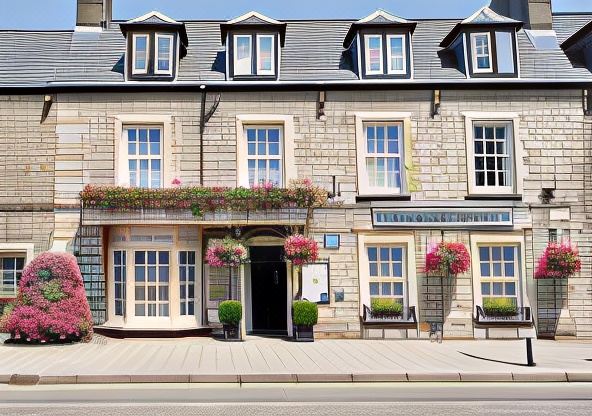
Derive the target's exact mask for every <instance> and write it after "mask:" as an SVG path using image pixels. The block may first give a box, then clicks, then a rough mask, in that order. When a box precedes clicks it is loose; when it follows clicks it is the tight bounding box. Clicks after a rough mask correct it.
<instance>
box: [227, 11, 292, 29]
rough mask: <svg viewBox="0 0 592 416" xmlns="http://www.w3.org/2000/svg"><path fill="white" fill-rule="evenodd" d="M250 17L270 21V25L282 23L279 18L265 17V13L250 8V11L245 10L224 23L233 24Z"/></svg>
mask: <svg viewBox="0 0 592 416" xmlns="http://www.w3.org/2000/svg"><path fill="white" fill-rule="evenodd" d="M251 17H256V18H258V19H261V20H264V21H266V22H267V23H270V24H272V25H281V24H282V22H280V21H279V20H275V19H272V18H271V17H267V16H265V15H263V14H261V13H259V12H256V11H254V10H251V11H250V12H247V13H245V14H243V15H241V16H239V17H235V18H234V19H232V20H229V21H228V22H226V24H229V25H233V24H235V23H240V22H242V21H243V20H247V19H249V18H251Z"/></svg>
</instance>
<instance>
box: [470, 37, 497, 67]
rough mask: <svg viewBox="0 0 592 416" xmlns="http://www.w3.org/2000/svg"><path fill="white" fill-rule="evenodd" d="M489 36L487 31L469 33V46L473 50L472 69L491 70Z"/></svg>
mask: <svg viewBox="0 0 592 416" xmlns="http://www.w3.org/2000/svg"><path fill="white" fill-rule="evenodd" d="M490 44H491V37H490V34H489V32H487V33H471V47H472V50H473V71H474V72H492V71H493V68H492V67H491V48H490V46H489V45H490Z"/></svg>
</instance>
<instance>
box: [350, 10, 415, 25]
mask: <svg viewBox="0 0 592 416" xmlns="http://www.w3.org/2000/svg"><path fill="white" fill-rule="evenodd" d="M377 17H383V18H385V19H386V20H389V21H391V22H395V23H409V20H406V19H403V18H402V17H399V16H396V15H394V14H392V13H389V12H387V11H386V10H383V9H378V10H376V11H375V12H374V13H372V14H370V15H368V16H366V17H364V18H363V19H360V20H358V21H357V22H356V23H367V22H371V21H372V20H374V19H376V18H377Z"/></svg>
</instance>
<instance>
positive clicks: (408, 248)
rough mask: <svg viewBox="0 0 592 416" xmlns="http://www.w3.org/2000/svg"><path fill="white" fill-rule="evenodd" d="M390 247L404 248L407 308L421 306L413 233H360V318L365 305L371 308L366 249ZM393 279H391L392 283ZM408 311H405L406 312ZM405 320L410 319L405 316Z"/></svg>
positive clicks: (404, 290) (404, 289)
mask: <svg viewBox="0 0 592 416" xmlns="http://www.w3.org/2000/svg"><path fill="white" fill-rule="evenodd" d="M375 246H383V247H386V246H389V247H402V248H403V275H404V276H405V286H404V288H403V292H404V297H405V300H406V302H407V303H406V304H405V307H406V308H409V307H411V306H415V307H416V308H417V306H418V304H419V298H418V287H417V276H416V270H417V267H416V263H415V262H416V254H415V237H414V234H413V233H412V232H401V233H360V234H358V247H360V250H358V273H359V276H360V305H359V307H360V316H363V313H364V305H366V306H368V307H370V306H371V304H370V303H371V302H370V298H371V296H370V282H371V281H373V280H374V279H371V278H370V266H369V264H370V263H369V261H368V251H367V249H366V247H375ZM392 280H393V279H392V278H391V281H392ZM406 311H407V309H405V312H406ZM403 318H404V319H408V318H409V317H408V316H406V315H405V314H404V315H403Z"/></svg>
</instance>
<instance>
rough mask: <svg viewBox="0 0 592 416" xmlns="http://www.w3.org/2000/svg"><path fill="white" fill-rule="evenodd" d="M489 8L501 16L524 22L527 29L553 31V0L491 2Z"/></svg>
mask: <svg viewBox="0 0 592 416" xmlns="http://www.w3.org/2000/svg"><path fill="white" fill-rule="evenodd" d="M489 7H490V8H491V9H492V10H493V11H495V12H497V13H499V14H502V15H504V16H507V17H510V18H512V19H515V20H520V21H521V22H524V27H525V28H526V29H532V30H552V29H553V15H552V12H551V10H552V8H551V0H491V4H490V5H489Z"/></svg>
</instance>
